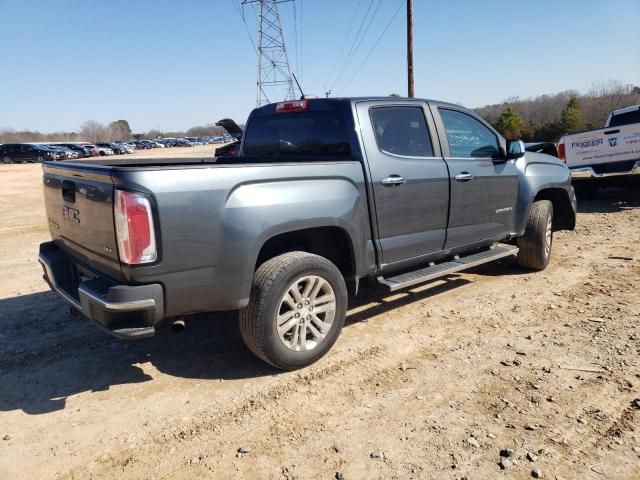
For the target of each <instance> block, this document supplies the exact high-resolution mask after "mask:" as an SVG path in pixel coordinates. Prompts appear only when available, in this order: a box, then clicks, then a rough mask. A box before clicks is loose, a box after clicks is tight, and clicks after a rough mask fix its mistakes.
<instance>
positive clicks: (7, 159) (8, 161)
mask: <svg viewBox="0 0 640 480" xmlns="http://www.w3.org/2000/svg"><path fill="white" fill-rule="evenodd" d="M2 163H6V164H9V163H13V160H11V157H9V156H7V155H5V156H4V157H2Z"/></svg>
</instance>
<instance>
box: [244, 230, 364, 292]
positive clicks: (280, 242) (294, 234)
mask: <svg viewBox="0 0 640 480" xmlns="http://www.w3.org/2000/svg"><path fill="white" fill-rule="evenodd" d="M292 251H302V252H307V253H313V254H315V255H319V256H321V257H324V258H326V259H327V260H329V261H331V262H332V263H333V264H334V265H335V266H336V267H337V268H338V270H340V273H341V274H342V276H343V277H344V278H345V279H346V280H354V279H355V277H356V272H357V265H356V255H355V250H354V246H353V241H352V239H351V236H350V235H349V232H347V230H345V229H344V228H342V227H339V226H333V225H331V226H320V227H308V228H300V229H295V230H289V231H285V232H279V233H277V234H274V235H272V236H270V237H269V238H267V239H265V240H264V241H263V242H262V245H261V247H260V249H259V250H258V256H257V258H256V262H255V265H254V271H255V270H257V269H258V267H260V265H262V264H263V263H264V262H266V261H267V260H270V259H271V258H273V257H276V256H278V255H282V254H283V253H288V252H292Z"/></svg>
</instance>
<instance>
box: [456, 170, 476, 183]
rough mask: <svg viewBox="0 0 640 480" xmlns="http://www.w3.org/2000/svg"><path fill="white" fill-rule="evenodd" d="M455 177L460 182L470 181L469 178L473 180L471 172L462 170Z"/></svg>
mask: <svg viewBox="0 0 640 480" xmlns="http://www.w3.org/2000/svg"><path fill="white" fill-rule="evenodd" d="M453 178H455V179H456V180H457V181H458V182H468V181H469V180H473V175H472V174H470V173H469V172H462V173H459V174H458V175H456V176H455V177H453Z"/></svg>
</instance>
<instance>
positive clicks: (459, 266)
mask: <svg viewBox="0 0 640 480" xmlns="http://www.w3.org/2000/svg"><path fill="white" fill-rule="evenodd" d="M515 253H518V247H514V246H513V245H503V244H500V245H495V246H493V247H491V248H490V249H489V250H483V251H482V252H478V253H474V254H472V255H467V256H465V257H458V256H455V257H454V259H453V260H450V261H448V262H444V263H438V264H434V263H431V264H430V265H429V266H428V267H424V268H421V269H419V270H414V271H412V272H407V273H403V274H400V275H396V276H395V277H389V278H384V277H378V282H379V283H381V284H382V285H384V286H385V287H387V288H388V289H389V291H390V292H395V291H396V290H400V289H401V288H406V287H411V286H412V285H417V284H418V283H423V282H428V281H429V280H434V279H436V278H439V277H444V276H446V275H449V274H451V273H455V272H459V271H461V270H466V269H468V268H471V267H475V266H476V265H482V264H483V263H488V262H493V261H494V260H498V259H499V258H504V257H508V256H509V255H513V254H515Z"/></svg>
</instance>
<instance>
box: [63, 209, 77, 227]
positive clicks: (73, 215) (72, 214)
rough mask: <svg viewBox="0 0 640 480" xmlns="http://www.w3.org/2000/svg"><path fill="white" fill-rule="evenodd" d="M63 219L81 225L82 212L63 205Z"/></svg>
mask: <svg viewBox="0 0 640 480" xmlns="http://www.w3.org/2000/svg"><path fill="white" fill-rule="evenodd" d="M62 219H63V220H67V221H69V222H73V223H80V211H79V210H76V209H75V208H70V207H67V206H66V205H62Z"/></svg>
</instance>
